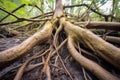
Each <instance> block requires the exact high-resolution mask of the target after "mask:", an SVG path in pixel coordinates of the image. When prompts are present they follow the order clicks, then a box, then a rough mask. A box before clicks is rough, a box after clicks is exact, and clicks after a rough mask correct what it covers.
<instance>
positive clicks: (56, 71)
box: [0, 37, 120, 80]
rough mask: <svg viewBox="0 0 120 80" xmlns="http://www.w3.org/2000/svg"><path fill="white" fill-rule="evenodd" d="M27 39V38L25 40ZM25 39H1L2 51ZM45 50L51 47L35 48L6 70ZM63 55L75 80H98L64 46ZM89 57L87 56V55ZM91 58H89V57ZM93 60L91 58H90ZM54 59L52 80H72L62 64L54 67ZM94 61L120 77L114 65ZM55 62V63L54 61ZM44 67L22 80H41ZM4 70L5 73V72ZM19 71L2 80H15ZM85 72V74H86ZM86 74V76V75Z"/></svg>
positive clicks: (58, 62) (36, 61)
mask: <svg viewBox="0 0 120 80" xmlns="http://www.w3.org/2000/svg"><path fill="white" fill-rule="evenodd" d="M24 39H25V38H24ZM24 39H23V38H16V37H13V38H0V51H3V50H6V49H8V48H10V47H12V46H15V45H18V44H20V43H21V42H22V41H23V40H24ZM43 48H49V45H48V44H46V45H44V44H40V45H39V44H38V45H37V46H35V47H34V48H33V50H32V51H31V52H29V53H28V54H27V55H25V56H24V57H23V58H21V59H19V60H18V61H16V62H15V63H14V64H12V65H10V66H9V67H7V68H5V69H6V70H9V69H10V68H11V67H14V66H17V65H20V64H22V63H23V62H25V60H27V59H28V58H29V57H30V56H32V55H34V54H35V53H36V52H38V51H40V50H42V49H43ZM61 51H62V54H60V56H61V58H62V60H63V62H64V64H65V66H66V68H67V70H68V71H69V73H70V74H71V76H72V78H73V80H85V75H89V76H90V78H92V80H97V78H96V77H95V76H94V75H92V74H91V73H90V72H89V71H87V70H85V71H84V68H82V67H81V66H80V65H79V64H78V63H77V62H76V61H75V60H73V58H72V57H71V56H70V54H69V53H68V51H67V47H66V46H64V48H62V49H61ZM86 56H87V55H86ZM87 57H89V56H87ZM89 58H91V57H89ZM54 59H55V58H54V57H53V58H52V59H51V62H50V70H51V71H50V72H51V77H52V80H71V79H70V77H69V75H68V74H67V73H66V71H65V70H64V69H63V66H62V65H61V62H60V61H59V60H57V66H54V65H53V63H52V62H54ZM91 59H92V60H94V61H96V62H97V63H99V64H100V65H101V66H102V67H104V68H105V69H107V70H108V71H110V72H112V73H113V74H114V75H117V76H119V77H120V70H117V69H115V68H114V67H113V66H112V65H110V64H109V63H107V62H106V61H104V60H102V59H101V58H99V60H96V59H94V58H91ZM52 60H53V61H52ZM39 61H41V60H40V59H36V60H34V61H32V62H31V63H30V64H33V63H38V62H39ZM42 68H43V66H39V67H37V68H35V69H33V70H31V71H29V72H27V73H25V74H24V75H23V77H22V80H40V75H41V69H42ZM5 69H4V71H5ZM17 70H18V69H15V70H12V71H10V72H9V73H7V74H6V75H5V76H4V77H3V78H2V80H13V78H14V76H15V74H16V72H17ZM84 72H85V73H84ZM1 73H3V71H0V74H1ZM84 74H85V75H84ZM43 80H47V79H46V77H44V79H43Z"/></svg>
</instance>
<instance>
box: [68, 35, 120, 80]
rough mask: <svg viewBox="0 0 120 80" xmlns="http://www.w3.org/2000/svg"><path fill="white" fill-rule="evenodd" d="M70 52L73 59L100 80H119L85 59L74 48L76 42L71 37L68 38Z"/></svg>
mask: <svg viewBox="0 0 120 80" xmlns="http://www.w3.org/2000/svg"><path fill="white" fill-rule="evenodd" d="M68 50H69V51H70V53H71V55H72V57H73V58H74V59H75V60H76V61H77V62H78V63H80V65H82V66H83V67H85V68H86V69H88V70H89V71H91V72H92V73H93V74H94V75H96V76H97V78H98V79H100V80H119V78H117V77H115V76H113V75H112V74H110V73H109V72H108V71H106V70H105V69H103V68H102V67H100V66H99V65H98V64H96V63H95V62H93V61H91V60H89V59H87V58H85V57H83V56H82V55H81V54H80V53H78V51H77V50H76V49H75V47H74V41H73V39H72V38H71V37H70V35H69V38H68Z"/></svg>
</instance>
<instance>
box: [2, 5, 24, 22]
mask: <svg viewBox="0 0 120 80" xmlns="http://www.w3.org/2000/svg"><path fill="white" fill-rule="evenodd" d="M24 6H25V4H22V5H21V6H19V7H18V8H16V9H14V10H13V11H12V12H11V13H14V12H16V11H17V10H19V9H20V8H22V7H24ZM8 16H10V14H8V15H6V16H5V17H3V18H2V19H1V20H0V22H2V21H3V20H4V19H6V18H7V17H8Z"/></svg>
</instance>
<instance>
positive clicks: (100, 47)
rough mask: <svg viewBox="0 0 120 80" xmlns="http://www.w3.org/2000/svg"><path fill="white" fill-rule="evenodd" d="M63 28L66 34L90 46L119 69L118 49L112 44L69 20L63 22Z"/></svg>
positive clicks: (119, 55)
mask: <svg viewBox="0 0 120 80" xmlns="http://www.w3.org/2000/svg"><path fill="white" fill-rule="evenodd" d="M63 25H64V29H65V31H66V33H67V34H69V35H71V36H73V38H74V39H75V40H78V41H79V42H80V43H82V44H84V45H85V46H88V47H89V48H91V49H92V50H93V51H94V52H96V53H98V54H99V55H100V56H101V57H102V58H104V59H105V60H107V61H108V62H109V63H111V64H112V65H114V66H115V67H117V68H119V69H120V54H119V53H120V49H119V48H117V47H115V46H113V45H112V44H110V43H108V42H106V41H104V40H103V39H101V38H100V37H98V36H96V35H94V34H93V33H92V32H90V31H89V30H87V29H82V28H80V27H78V26H75V25H72V24H71V23H69V22H64V23H63Z"/></svg>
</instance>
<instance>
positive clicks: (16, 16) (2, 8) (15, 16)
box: [0, 7, 19, 19]
mask: <svg viewBox="0 0 120 80" xmlns="http://www.w3.org/2000/svg"><path fill="white" fill-rule="evenodd" d="M0 10H2V11H4V12H6V13H8V14H9V15H12V16H13V17H15V18H17V19H19V17H17V16H16V15H14V14H12V13H10V12H8V11H6V10H4V9H3V8H1V7H0Z"/></svg>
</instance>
